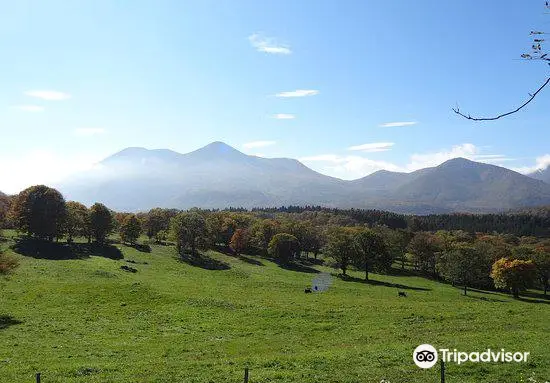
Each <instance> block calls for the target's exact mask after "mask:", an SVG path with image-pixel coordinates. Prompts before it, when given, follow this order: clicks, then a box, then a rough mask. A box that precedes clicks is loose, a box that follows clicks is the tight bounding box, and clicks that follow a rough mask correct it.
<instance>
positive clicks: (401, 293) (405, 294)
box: [397, 291, 407, 297]
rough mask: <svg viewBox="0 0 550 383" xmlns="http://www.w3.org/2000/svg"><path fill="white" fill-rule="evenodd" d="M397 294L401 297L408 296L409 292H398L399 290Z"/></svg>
mask: <svg viewBox="0 0 550 383" xmlns="http://www.w3.org/2000/svg"><path fill="white" fill-rule="evenodd" d="M397 296H399V297H406V296H407V293H406V292H404V291H398V292H397Z"/></svg>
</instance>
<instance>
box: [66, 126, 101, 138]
mask: <svg viewBox="0 0 550 383" xmlns="http://www.w3.org/2000/svg"><path fill="white" fill-rule="evenodd" d="M73 133H74V135H75V136H80V137H90V136H95V135H98V134H103V133H105V129H103V128H77V129H75V130H74V131H73Z"/></svg>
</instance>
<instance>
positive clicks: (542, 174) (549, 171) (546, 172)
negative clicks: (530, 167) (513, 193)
mask: <svg viewBox="0 0 550 383" xmlns="http://www.w3.org/2000/svg"><path fill="white" fill-rule="evenodd" d="M529 177H531V178H535V179H537V180H541V181H544V182H546V183H547V184H550V166H547V167H546V168H545V169H541V170H537V171H535V172H533V173H531V174H529Z"/></svg>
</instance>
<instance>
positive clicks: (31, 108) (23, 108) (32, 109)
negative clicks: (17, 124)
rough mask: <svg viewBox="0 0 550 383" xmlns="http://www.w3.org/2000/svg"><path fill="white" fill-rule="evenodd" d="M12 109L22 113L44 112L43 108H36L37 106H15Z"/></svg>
mask: <svg viewBox="0 0 550 383" xmlns="http://www.w3.org/2000/svg"><path fill="white" fill-rule="evenodd" d="M13 108H14V109H17V110H20V111H22V112H31V113H36V112H43V111H44V110H45V108H44V107H43V106H38V105H16V106H14V107H13Z"/></svg>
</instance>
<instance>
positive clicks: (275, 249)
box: [268, 233, 300, 264]
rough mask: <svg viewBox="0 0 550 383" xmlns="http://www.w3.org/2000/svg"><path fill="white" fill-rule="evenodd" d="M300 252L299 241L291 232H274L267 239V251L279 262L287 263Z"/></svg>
mask: <svg viewBox="0 0 550 383" xmlns="http://www.w3.org/2000/svg"><path fill="white" fill-rule="evenodd" d="M299 252H300V242H298V239H297V238H296V237H295V236H293V235H292V234H288V233H279V234H275V235H274V236H273V238H272V239H271V241H269V246H268V253H269V255H270V256H272V257H273V258H275V259H276V260H278V261H279V262H281V263H284V264H286V263H289V262H290V261H291V260H293V259H294V258H295V257H296V256H297V254H298V253H299Z"/></svg>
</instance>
